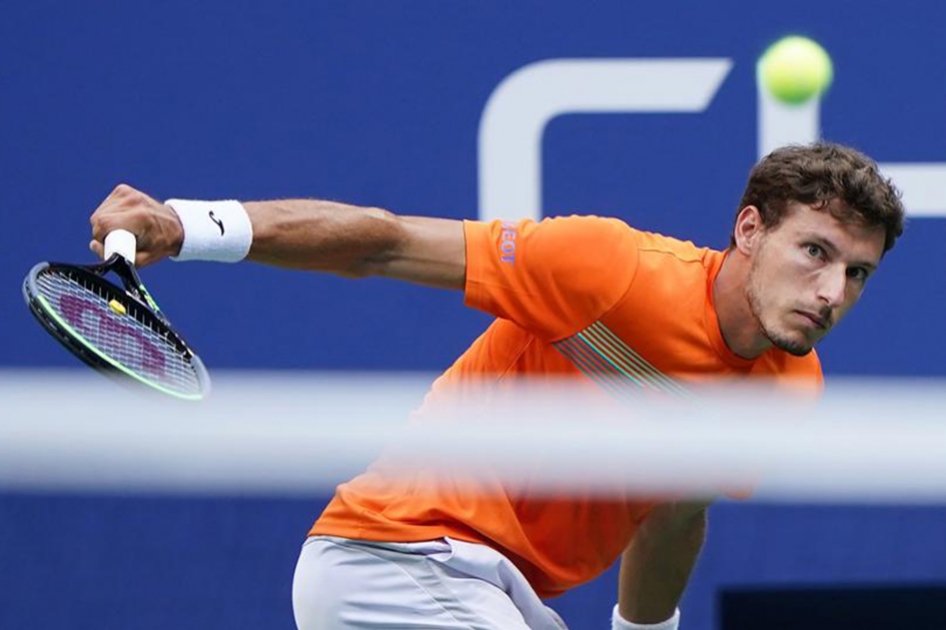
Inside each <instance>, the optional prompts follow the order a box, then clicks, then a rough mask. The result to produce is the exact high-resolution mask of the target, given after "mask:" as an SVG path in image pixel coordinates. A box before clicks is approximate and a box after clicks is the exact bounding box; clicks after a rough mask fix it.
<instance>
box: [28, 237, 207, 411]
mask: <svg viewBox="0 0 946 630" xmlns="http://www.w3.org/2000/svg"><path fill="white" fill-rule="evenodd" d="M135 250H136V241H135V236H134V234H132V233H131V232H128V231H126V230H116V231H114V232H112V233H110V234H109V235H108V236H107V237H106V238H105V262H103V263H100V264H98V265H88V266H81V265H68V264H64V263H50V262H43V263H39V264H38V265H36V266H35V267H33V269H32V270H31V271H30V273H29V275H27V276H26V279H25V280H24V281H23V297H24V298H25V299H26V303H27V304H28V305H29V307H30V311H32V313H33V315H34V316H35V317H36V319H37V320H38V321H39V323H40V324H42V325H43V327H44V328H45V329H46V331H47V332H49V334H51V335H52V336H53V337H54V338H55V339H56V340H57V341H59V343H61V344H62V345H63V346H65V347H66V349H67V350H69V351H70V352H72V353H73V354H74V355H76V356H77V357H79V358H80V359H82V360H83V361H84V362H85V363H87V364H88V365H90V366H91V367H93V368H95V369H96V370H98V371H100V372H102V373H104V374H106V375H108V376H111V377H115V378H117V379H119V380H120V381H125V382H130V383H137V384H140V385H145V386H147V387H150V388H153V389H155V390H157V391H159V392H163V393H165V394H168V395H170V396H173V397H175V398H181V399H185V400H200V399H202V398H203V397H204V396H205V395H206V394H207V393H208V392H209V389H210V377H209V375H208V374H207V370H206V369H205V368H204V364H203V363H202V362H201V360H200V358H199V357H198V356H197V355H196V354H194V352H193V351H192V350H191V349H190V348H189V347H188V346H187V344H186V343H184V340H183V339H182V338H181V336H180V335H178V334H177V332H175V330H174V329H173V328H172V327H171V324H170V322H169V321H168V320H167V318H166V317H165V316H164V314H163V313H161V310H160V309H159V308H158V305H157V304H156V303H155V302H154V300H153V299H152V298H151V295H150V294H149V293H148V290H147V289H145V287H144V285H143V284H142V283H141V279H140V278H139V277H138V272H137V271H135V267H134V264H133V263H134V260H135ZM109 272H112V273H114V274H115V275H117V276H118V277H119V278H121V280H122V285H123V286H122V287H119V286H117V285H116V284H113V283H112V282H109V281H108V280H106V279H105V278H104V276H105V274H107V273H109Z"/></svg>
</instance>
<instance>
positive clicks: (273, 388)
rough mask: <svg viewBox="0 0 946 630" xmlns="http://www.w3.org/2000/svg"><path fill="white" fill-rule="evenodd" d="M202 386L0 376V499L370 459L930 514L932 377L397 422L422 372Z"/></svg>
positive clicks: (500, 408)
mask: <svg viewBox="0 0 946 630" xmlns="http://www.w3.org/2000/svg"><path fill="white" fill-rule="evenodd" d="M216 376H217V377H216V380H215V383H216V390H215V392H214V393H213V395H212V396H211V398H210V399H209V400H208V401H207V402H205V403H200V404H194V403H182V402H177V401H168V400H164V399H157V398H153V397H144V398H142V397H141V396H140V395H138V394H136V393H133V392H125V391H123V390H119V389H116V388H115V386H114V385H112V384H111V383H109V382H106V381H104V380H102V379H100V378H98V377H96V376H95V375H92V376H86V375H84V374H82V375H75V373H70V374H62V373H59V374H56V373H52V374H50V373H40V372H33V373H11V372H8V373H0V377H2V378H0V488H3V489H14V490H18V489H19V490H59V491H62V490H65V491H89V490H92V491H115V492H142V491H144V492H175V493H181V492H183V493H218V492H219V493H240V494H279V495H301V494H311V493H324V492H326V491H331V490H332V489H333V488H334V486H335V485H337V484H338V483H340V482H342V481H344V480H346V479H347V478H349V477H351V476H353V475H355V474H358V473H359V472H361V471H362V470H363V469H364V468H365V467H366V466H367V465H368V464H369V463H370V462H371V461H372V460H373V459H375V458H376V457H377V456H378V454H379V453H381V452H382V451H383V450H385V451H386V452H388V453H394V454H396V458H397V459H396V461H399V462H402V463H403V464H404V465H405V466H407V467H414V466H424V467H428V468H430V467H433V468H434V469H435V470H436V467H442V470H443V471H445V473H446V472H449V474H451V475H457V474H463V475H470V476H471V477H475V476H477V475H489V476H490V477H491V478H493V477H494V476H499V477H501V478H502V479H503V482H504V483H507V484H510V485H515V484H524V485H527V486H528V488H529V490H530V491H532V492H556V493H557V492H563V491H569V490H576V491H577V490H581V491H588V490H589V489H590V490H592V491H594V492H601V493H627V492H630V493H637V494H641V495H645V496H649V495H654V494H659V493H668V492H669V493H674V494H694V495H706V494H716V493H719V492H721V491H726V492H730V491H734V490H735V491H738V490H740V489H751V490H752V493H753V495H754V496H755V497H756V498H758V499H766V500H776V501H782V500H785V501H799V500H800V501H812V500H814V501H831V502H851V501H854V502H896V503H917V502H926V503H946V383H944V382H941V381H932V380H931V381H911V382H904V381H891V382H885V381H851V382H841V383H832V385H831V387H829V389H828V392H827V393H826V394H825V396H824V397H823V398H822V399H821V400H819V401H817V402H813V401H811V400H810V399H808V400H799V399H797V398H793V397H789V396H785V395H784V394H782V395H776V394H773V393H771V392H764V391H761V390H753V389H747V388H735V389H733V388H729V389H727V388H720V389H706V390H703V391H700V392H699V393H697V394H695V395H693V396H691V397H688V398H686V399H684V400H680V399H674V400H668V399H654V398H648V397H642V398H640V399H639V400H632V401H630V402H628V401H622V402H620V403H618V402H614V401H612V400H610V399H604V398H602V397H600V396H598V395H594V396H589V395H588V392H587V389H582V388H571V387H568V386H566V385H565V384H564V383H563V384H560V385H556V386H555V387H552V388H549V387H548V386H547V385H548V384H547V383H546V384H545V385H543V386H541V387H533V386H531V385H530V384H528V383H526V384H523V385H522V386H520V387H508V388H506V389H505V390H504V391H503V392H502V393H496V392H495V391H494V390H492V389H483V390H482V391H481V392H478V391H466V392H464V393H463V395H462V396H457V397H455V398H454V397H451V396H443V397H441V398H442V399H441V400H439V401H436V400H435V401H434V404H433V405H432V407H430V406H429V408H428V410H427V412H426V413H425V414H423V415H422V416H420V417H417V416H415V417H414V419H413V420H412V421H408V417H409V416H410V415H411V410H412V409H415V408H417V407H419V406H420V404H421V401H422V399H423V397H424V393H425V391H426V390H427V388H428V387H429V384H430V380H431V379H430V378H428V377H426V376H424V377H406V376H381V375H351V374H349V375H332V374H322V373H301V374H300V373H259V374H256V373H233V374H223V375H216ZM392 469H396V466H394V467H393V468H392Z"/></svg>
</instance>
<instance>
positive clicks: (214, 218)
mask: <svg viewBox="0 0 946 630" xmlns="http://www.w3.org/2000/svg"><path fill="white" fill-rule="evenodd" d="M207 214H208V216H210V220H211V221H213V222H214V223H216V224H217V227H218V228H220V236H223V232H224V230H223V221H221V220H220V219H218V218H217V217H216V216H214V211H213V210H211V211H210V212H208V213H207Z"/></svg>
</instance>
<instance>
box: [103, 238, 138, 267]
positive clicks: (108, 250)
mask: <svg viewBox="0 0 946 630" xmlns="http://www.w3.org/2000/svg"><path fill="white" fill-rule="evenodd" d="M137 249H138V241H137V239H136V238H135V235H134V234H132V233H131V232H129V231H128V230H115V231H114V232H109V233H108V234H107V235H106V236H105V257H104V258H105V260H108V259H109V258H111V257H112V255H113V254H118V255H119V256H121V257H122V258H124V259H125V260H127V261H128V262H130V263H131V264H135V253H136V251H137Z"/></svg>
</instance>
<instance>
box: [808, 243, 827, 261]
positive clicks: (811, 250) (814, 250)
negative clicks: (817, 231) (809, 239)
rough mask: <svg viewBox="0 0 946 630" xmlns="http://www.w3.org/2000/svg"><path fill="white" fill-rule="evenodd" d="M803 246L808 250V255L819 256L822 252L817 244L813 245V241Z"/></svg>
mask: <svg viewBox="0 0 946 630" xmlns="http://www.w3.org/2000/svg"><path fill="white" fill-rule="evenodd" d="M805 248H806V250H807V251H808V255H809V256H811V257H812V258H820V257H821V255H822V254H823V253H824V250H823V249H821V247H820V246H819V245H815V244H814V243H808V245H806V246H805Z"/></svg>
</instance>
